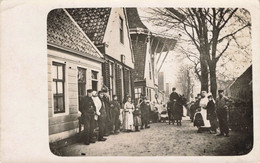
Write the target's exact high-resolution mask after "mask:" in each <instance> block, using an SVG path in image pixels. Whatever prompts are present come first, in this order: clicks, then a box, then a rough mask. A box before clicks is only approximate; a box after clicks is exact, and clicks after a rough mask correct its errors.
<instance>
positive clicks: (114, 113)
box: [110, 95, 120, 134]
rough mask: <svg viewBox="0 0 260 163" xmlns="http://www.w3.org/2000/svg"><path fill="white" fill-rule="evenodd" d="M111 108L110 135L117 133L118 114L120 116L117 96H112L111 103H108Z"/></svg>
mask: <svg viewBox="0 0 260 163" xmlns="http://www.w3.org/2000/svg"><path fill="white" fill-rule="evenodd" d="M110 108H111V121H112V126H113V130H112V133H115V134H118V133H119V123H120V122H119V114H120V104H119V102H118V101H117V95H113V101H111V103H110Z"/></svg>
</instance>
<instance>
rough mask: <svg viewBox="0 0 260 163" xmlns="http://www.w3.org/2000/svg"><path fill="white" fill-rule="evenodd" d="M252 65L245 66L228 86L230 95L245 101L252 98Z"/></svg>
mask: <svg viewBox="0 0 260 163" xmlns="http://www.w3.org/2000/svg"><path fill="white" fill-rule="evenodd" d="M252 73H253V72H252V65H251V66H249V67H248V68H247V70H246V71H245V72H243V74H241V75H240V76H239V77H238V78H237V79H236V80H235V81H234V82H233V83H232V84H231V85H230V87H229V89H230V95H231V97H232V98H233V99H235V100H240V101H244V102H247V101H246V100H252V98H253V89H252V88H253V87H252V86H253V83H252V75H253V74H252Z"/></svg>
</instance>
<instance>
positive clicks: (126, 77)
mask: <svg viewBox="0 0 260 163" xmlns="http://www.w3.org/2000/svg"><path fill="white" fill-rule="evenodd" d="M123 70H124V72H123V73H124V92H125V94H129V95H130V92H129V71H128V70H127V69H126V68H123Z"/></svg>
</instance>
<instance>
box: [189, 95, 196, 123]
mask: <svg viewBox="0 0 260 163" xmlns="http://www.w3.org/2000/svg"><path fill="white" fill-rule="evenodd" d="M195 100H197V99H196V98H195ZM195 112H196V105H195V103H194V101H192V102H191V106H190V120H191V122H193V121H194V114H195Z"/></svg>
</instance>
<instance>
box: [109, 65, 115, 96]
mask: <svg viewBox="0 0 260 163" xmlns="http://www.w3.org/2000/svg"><path fill="white" fill-rule="evenodd" d="M113 68H114V65H113V63H109V72H110V76H109V80H110V82H109V83H110V92H109V94H110V96H111V98H112V96H113V90H114V71H113Z"/></svg>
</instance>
